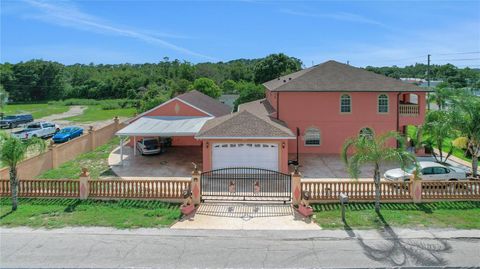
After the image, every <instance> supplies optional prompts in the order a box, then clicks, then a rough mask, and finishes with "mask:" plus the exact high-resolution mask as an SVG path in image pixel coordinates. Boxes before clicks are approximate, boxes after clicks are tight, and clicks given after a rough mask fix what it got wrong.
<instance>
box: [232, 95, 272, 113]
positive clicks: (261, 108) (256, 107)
mask: <svg viewBox="0 0 480 269" xmlns="http://www.w3.org/2000/svg"><path fill="white" fill-rule="evenodd" d="M244 110H247V111H249V112H250V113H252V114H255V115H257V116H268V115H271V114H273V113H275V112H276V110H275V108H273V107H272V105H271V104H270V102H268V100H267V99H265V98H264V99H260V100H255V101H251V102H248V103H243V104H241V105H239V106H238V111H244Z"/></svg>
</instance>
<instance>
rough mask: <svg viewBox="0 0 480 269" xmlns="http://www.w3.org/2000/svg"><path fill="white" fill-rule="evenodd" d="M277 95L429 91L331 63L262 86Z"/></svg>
mask: <svg viewBox="0 0 480 269" xmlns="http://www.w3.org/2000/svg"><path fill="white" fill-rule="evenodd" d="M263 85H264V86H265V87H266V88H267V89H269V90H270V91H278V92H323V91H325V92H328V91H348V92H371V91H378V92H399V91H416V92H425V91H430V90H429V89H426V88H421V87H418V86H415V85H411V84H406V83H404V82H402V81H400V80H397V79H394V78H390V77H386V76H383V75H379V74H376V73H374V72H370V71H367V70H365V69H362V68H358V67H353V66H350V65H347V64H342V63H339V62H336V61H328V62H325V63H322V64H319V65H315V66H312V67H310V68H307V69H303V70H300V71H298V72H295V73H292V74H289V75H286V76H282V77H280V78H277V79H273V80H270V81H268V82H265V83H264V84H263Z"/></svg>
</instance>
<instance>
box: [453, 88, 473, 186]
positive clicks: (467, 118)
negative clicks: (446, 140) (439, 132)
mask: <svg viewBox="0 0 480 269" xmlns="http://www.w3.org/2000/svg"><path fill="white" fill-rule="evenodd" d="M452 118H454V120H453V124H454V126H455V129H456V130H458V131H459V132H460V135H461V136H460V137H459V138H458V139H457V140H456V142H457V143H458V142H459V141H463V143H461V144H463V147H464V148H466V149H467V150H468V152H469V153H470V154H471V155H472V174H473V176H474V177H476V176H477V173H478V172H477V170H478V158H479V156H480V99H478V98H476V97H474V96H464V97H459V98H458V99H457V100H456V101H455V102H454V108H453V116H452Z"/></svg>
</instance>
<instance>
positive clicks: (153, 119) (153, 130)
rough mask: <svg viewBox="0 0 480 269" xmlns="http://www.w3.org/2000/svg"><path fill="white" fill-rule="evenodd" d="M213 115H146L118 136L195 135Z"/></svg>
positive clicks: (121, 131)
mask: <svg viewBox="0 0 480 269" xmlns="http://www.w3.org/2000/svg"><path fill="white" fill-rule="evenodd" d="M209 119H212V117H180V116H144V117H141V118H139V119H137V120H136V121H134V122H132V123H130V124H129V125H127V126H126V127H125V128H123V129H121V130H120V131H118V132H117V133H116V135H118V136H193V135H196V134H197V133H198V131H200V129H201V128H202V126H203V125H204V124H205V122H207V121H208V120H209Z"/></svg>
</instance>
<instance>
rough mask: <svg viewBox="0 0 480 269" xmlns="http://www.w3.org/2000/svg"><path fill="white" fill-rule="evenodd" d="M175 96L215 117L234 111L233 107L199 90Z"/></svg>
mask: <svg viewBox="0 0 480 269" xmlns="http://www.w3.org/2000/svg"><path fill="white" fill-rule="evenodd" d="M175 98H178V99H180V100H182V101H185V102H186V103H188V104H190V105H192V106H194V107H196V108H199V109H201V110H203V111H205V112H207V113H208V114H210V115H212V116H215V117H220V116H223V115H227V114H230V112H232V109H231V108H230V107H229V106H227V105H225V104H223V103H222V102H220V101H218V100H215V99H213V98H212V97H210V96H208V95H205V94H203V93H201V92H199V91H197V90H193V91H189V92H186V93H184V94H181V95H179V96H177V97H175Z"/></svg>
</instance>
